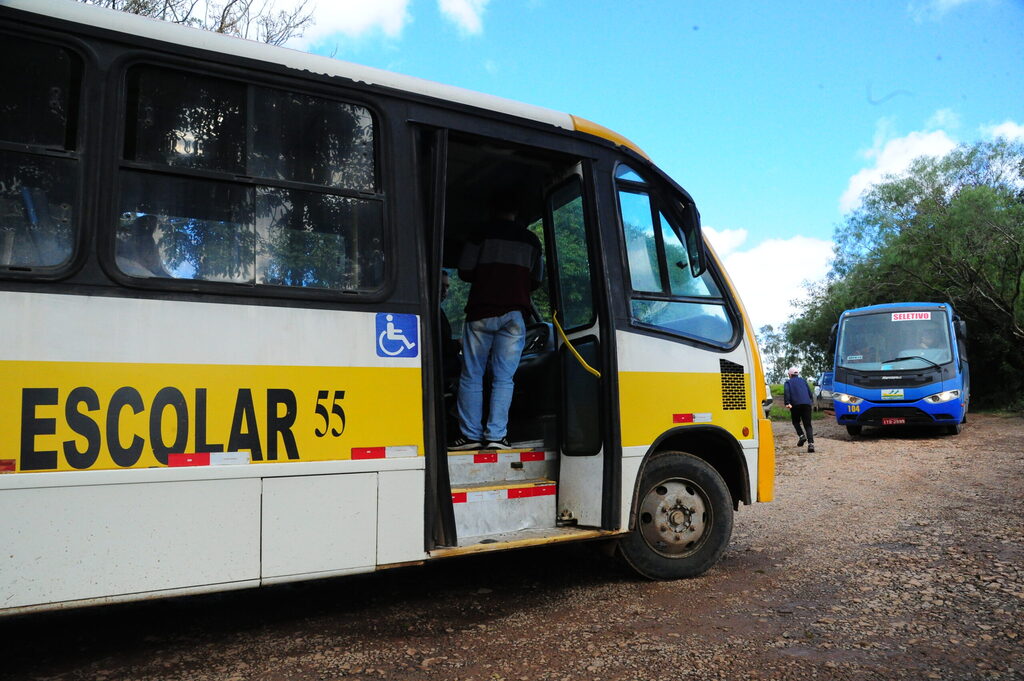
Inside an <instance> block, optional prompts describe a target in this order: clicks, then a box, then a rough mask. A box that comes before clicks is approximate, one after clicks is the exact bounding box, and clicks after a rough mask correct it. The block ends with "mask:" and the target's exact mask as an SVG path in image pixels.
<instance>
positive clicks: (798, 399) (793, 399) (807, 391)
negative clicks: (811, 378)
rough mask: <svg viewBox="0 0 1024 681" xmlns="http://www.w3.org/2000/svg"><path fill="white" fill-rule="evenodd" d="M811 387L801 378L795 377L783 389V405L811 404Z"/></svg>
mask: <svg viewBox="0 0 1024 681" xmlns="http://www.w3.org/2000/svg"><path fill="white" fill-rule="evenodd" d="M812 400H813V397H812V395H811V386H809V385H807V381H805V380H804V379H802V378H800V377H799V376H793V377H791V378H790V379H789V380H788V381H786V384H785V385H784V386H783V387H782V403H783V404H811V402H812Z"/></svg>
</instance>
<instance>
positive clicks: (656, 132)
mask: <svg viewBox="0 0 1024 681" xmlns="http://www.w3.org/2000/svg"><path fill="white" fill-rule="evenodd" d="M286 2H287V0H279V6H283V5H284V4H286ZM316 2H317V3H318V4H317V8H316V14H315V16H316V20H317V23H316V25H315V26H314V27H313V28H312V29H311V30H310V31H308V32H307V34H306V36H305V37H304V38H303V39H301V40H299V41H296V42H295V43H294V44H293V45H292V46H294V47H298V48H300V49H304V50H307V51H312V52H317V53H320V54H328V55H331V54H333V55H334V56H336V57H337V58H339V59H344V60H347V61H352V62H356V63H360V64H366V65H369V66H375V67H380V68H385V69H389V70H392V71H397V72H400V73H404V74H408V75H413V76H418V77H422V78H427V79H430V80H435V81H439V82H442V83H447V84H451V85H458V86H461V87H465V88H469V89H472V90H477V91H480V92H486V93H489V94H495V95H500V96H503V97H508V98H511V99H516V100H520V101H524V102H528V103H530V104H536V105H539V106H544V107H548V108H551V109H557V110H560V111H566V112H568V113H573V114H576V115H579V116H583V117H585V118H589V119H591V120H593V121H596V122H598V123H601V124H602V125H605V126H607V127H609V128H612V129H613V130H616V131H617V132H619V133H621V134H623V135H625V136H626V137H628V138H630V139H632V140H633V141H634V142H636V143H637V144H638V145H640V146H641V147H642V148H643V149H644V150H645V151H646V152H647V153H648V154H649V155H650V156H651V158H652V159H653V160H654V161H655V162H656V163H657V164H658V165H660V166H661V167H662V168H663V169H664V170H666V171H667V172H668V173H669V174H670V175H672V176H673V177H674V178H675V179H676V180H677V181H678V182H679V183H680V184H681V185H683V186H684V187H686V188H687V189H688V190H689V191H690V193H691V194H692V195H693V196H694V198H695V199H696V201H697V203H698V206H699V208H700V211H701V215H702V217H703V222H704V225H705V227H706V229H707V231H708V233H709V235H710V238H711V240H712V243H713V244H714V245H715V246H716V249H717V250H718V251H719V254H720V255H722V256H723V258H724V260H725V261H726V267H727V269H728V270H729V273H730V275H731V276H732V277H733V279H734V281H735V282H736V283H737V286H738V287H739V289H740V293H741V295H742V297H743V299H744V302H745V303H746V304H747V307H748V310H749V311H750V312H751V315H752V317H753V319H754V323H755V325H756V326H760V325H761V324H764V323H774V324H778V323H780V322H782V321H784V320H785V319H786V317H787V316H788V314H789V313H790V308H789V305H788V301H789V300H790V299H792V298H795V297H798V296H800V295H801V289H800V283H801V281H803V280H814V279H819V278H821V277H823V276H824V274H825V272H826V270H827V267H828V259H829V256H830V253H831V236H832V231H833V228H834V227H835V225H836V224H837V223H839V222H841V221H842V219H843V215H844V213H845V212H847V211H849V210H851V209H852V208H854V207H855V206H856V204H857V196H859V194H860V192H861V191H863V190H864V189H865V188H867V187H869V186H870V185H871V183H872V182H874V181H877V180H878V179H880V178H881V177H882V176H883V175H884V174H885V173H889V172H897V173H898V172H900V171H902V170H903V169H904V168H906V165H907V163H908V162H909V161H910V160H911V159H912V158H914V157H916V156H920V155H923V154H931V155H937V154H943V153H945V152H947V151H949V150H950V149H951V148H953V146H955V145H956V144H957V143H960V142H967V143H971V142H975V141H977V140H980V139H988V138H990V137H992V136H993V135H995V134H1003V135H1007V136H1011V137H1018V138H1024V0H894V1H888V0H886V1H883V0H856V1H855V0H846V1H839V0H816V1H814V2H786V1H784V0H780V1H777V2H771V3H769V2H764V1H763V0H760V1H756V2H755V1H746V0H743V1H734V2H729V3H721V2H711V1H705V0H694V1H688V0H676V1H668V0H664V1H661V0H652V1H646V2H639V1H629V2H622V1H620V2H606V1H605V0H585V1H579V0H577V1H576V2H569V1H567V0H557V1H556V0H375V1H373V2H366V1H365V0H333V1H332V0H316Z"/></svg>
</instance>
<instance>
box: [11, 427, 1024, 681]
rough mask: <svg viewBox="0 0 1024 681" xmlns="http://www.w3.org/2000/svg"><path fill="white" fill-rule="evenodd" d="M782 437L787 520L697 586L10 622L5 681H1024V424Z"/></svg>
mask: <svg viewBox="0 0 1024 681" xmlns="http://www.w3.org/2000/svg"><path fill="white" fill-rule="evenodd" d="M815 426H816V427H817V429H818V431H819V433H818V437H817V445H818V451H817V452H816V453H815V454H806V453H802V452H801V451H799V450H797V448H796V447H795V446H793V445H795V440H796V438H795V436H794V435H793V433H792V429H791V428H790V426H789V425H788V424H775V428H776V431H775V432H776V438H777V442H778V447H777V448H778V454H777V458H778V478H777V483H776V491H777V499H776V501H775V502H774V503H771V504H759V505H756V506H753V507H744V508H742V509H741V510H740V512H739V513H738V514H737V516H736V527H735V531H734V535H733V542H732V544H731V546H730V548H729V550H728V551H727V552H726V554H725V556H724V558H723V560H722V562H721V563H720V564H719V565H718V566H717V567H716V568H714V569H713V570H712V571H711V572H709V573H708V574H707V575H706V576H704V577H703V578H701V579H697V580H689V581H682V582H674V583H652V582H646V581H642V580H639V579H637V578H635V577H634V576H632V575H631V574H630V573H628V572H626V571H624V570H623V569H622V568H620V567H619V565H618V563H617V562H616V561H614V560H612V559H610V558H608V557H606V556H605V555H604V554H603V553H601V552H600V551H598V550H597V549H596V547H594V546H560V547H553V548H549V549H534V550H527V551H520V552H517V553H513V554H505V555H490V556H479V557H471V558H466V559H459V560H451V561H446V562H440V563H435V564H432V565H428V566H425V567H422V568H414V569H408V570H396V571H388V572H384V573H380V574H376V575H367V576H362V577H355V578H347V579H338V580H330V581H324V582H313V583H306V584H300V585H289V586H282V587H276V588H272V589H266V590H257V591H247V592H236V593H229V594H219V595H214V596H204V597H194V598H180V599H173V600H164V601H154V602H149V603H141V604H131V605H122V606H114V607H106V608H94V609H85V610H78V611H72V612H67V613H53V614H41V615H32V616H22V617H15V618H6V619H2V620H0V641H2V647H0V649H2V650H3V658H2V661H0V678H3V679H17V680H18V681H22V680H29V679H32V680H44V679H45V680H50V681H58V680H59V681H70V680H78V679H82V680H85V679H88V680H89V681H121V680H131V681H179V680H180V681H186V680H195V681H212V680H216V681H312V680H326V681H336V680H341V679H345V680H350V679H375V680H376V679H388V680H391V679H401V680H405V679H426V680H433V679H437V680H441V679H443V680H444V681H456V680H457V679H459V680H462V679H474V680H476V681H500V680H502V679H507V680H510V681H511V680H514V679H523V680H531V681H532V680H534V679H559V680H561V679H565V680H569V679H572V680H574V681H575V680H576V679H623V680H625V679H641V680H653V679H673V680H680V679H694V680H697V679H729V680H730V681H732V680H738V679H856V680H861V679H864V680H866V679H942V680H944V681H945V680H950V681H951V680H955V679H1022V678H1024V420H1022V419H1021V418H1017V417H999V416H985V415H981V416H973V415H972V417H971V422H970V423H969V424H968V425H967V426H966V427H965V428H964V431H963V433H962V434H961V435H960V436H956V437H953V436H944V435H943V436H939V435H934V434H932V433H929V432H922V431H894V430H890V431H885V432H881V431H866V432H865V435H864V436H863V437H860V438H857V439H856V441H852V440H851V439H850V438H849V437H848V436H847V434H846V432H845V430H840V429H838V428H837V427H836V426H835V425H834V424H832V423H830V422H828V421H817V422H815Z"/></svg>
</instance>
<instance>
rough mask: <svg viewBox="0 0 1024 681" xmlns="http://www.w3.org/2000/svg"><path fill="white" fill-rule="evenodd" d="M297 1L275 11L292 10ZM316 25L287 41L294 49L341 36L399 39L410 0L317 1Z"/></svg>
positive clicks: (286, 0)
mask: <svg viewBox="0 0 1024 681" xmlns="http://www.w3.org/2000/svg"><path fill="white" fill-rule="evenodd" d="M295 4H296V0H285V1H284V2H279V3H278V4H277V9H285V8H290V7H293V6H294V5H295ZM313 19H314V21H315V23H314V24H313V25H312V26H311V27H309V28H308V29H307V30H306V32H305V34H304V35H303V36H302V37H301V38H297V39H296V40H293V41H290V42H289V45H291V46H293V47H297V48H302V47H308V46H310V45H313V44H316V43H317V42H319V41H321V40H323V39H325V38H327V37H329V36H332V35H335V34H338V33H341V34H342V35H345V36H347V37H349V38H358V37H361V36H364V35H367V34H372V33H375V32H380V33H382V34H384V35H385V36H386V37H388V38H398V37H399V36H401V34H402V29H404V28H405V26H406V24H408V23H409V21H411V19H412V17H411V15H410V14H409V0H373V2H365V0H328V1H326V2H325V1H324V0H320V1H319V2H317V3H316V8H315V11H314V12H313Z"/></svg>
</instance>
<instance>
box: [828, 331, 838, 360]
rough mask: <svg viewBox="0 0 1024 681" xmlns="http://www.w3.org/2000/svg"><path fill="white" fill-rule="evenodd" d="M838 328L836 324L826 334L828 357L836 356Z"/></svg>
mask: <svg viewBox="0 0 1024 681" xmlns="http://www.w3.org/2000/svg"><path fill="white" fill-rule="evenodd" d="M838 328H839V325H838V324H833V325H832V329H831V330H830V331H829V332H828V356H829V357H835V356H836V330H837V329H838Z"/></svg>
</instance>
